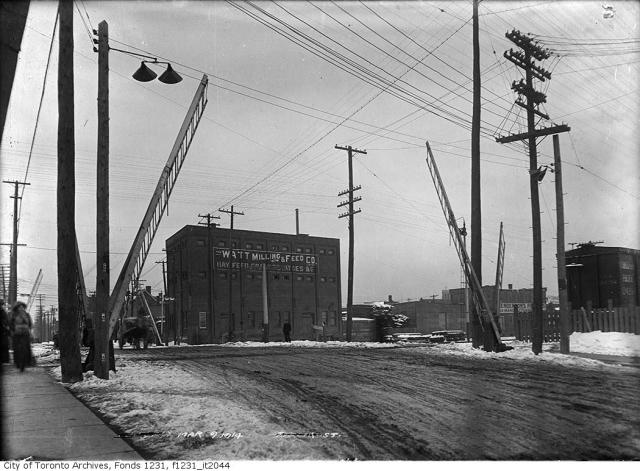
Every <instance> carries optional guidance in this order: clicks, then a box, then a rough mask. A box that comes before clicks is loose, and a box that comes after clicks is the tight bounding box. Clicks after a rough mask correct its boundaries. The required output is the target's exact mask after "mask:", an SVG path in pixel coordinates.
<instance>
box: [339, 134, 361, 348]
mask: <svg viewBox="0 0 640 471" xmlns="http://www.w3.org/2000/svg"><path fill="white" fill-rule="evenodd" d="M335 148H336V149H339V150H346V151H347V153H348V156H349V189H348V190H345V191H342V192H340V193H338V196H343V195H348V196H349V199H348V200H346V201H343V202H342V203H340V204H339V205H338V208H340V207H342V206H346V205H349V211H347V212H346V213H343V214H341V215H340V216H338V219H340V218H343V217H346V216H349V268H348V275H347V276H348V279H347V342H351V330H352V324H353V242H354V236H353V215H354V214H357V213H359V212H360V211H361V209H360V208H358V210H357V211H354V209H353V203H355V202H357V201H360V200H361V199H362V197H360V196H358V197H356V198H354V197H353V193H354V192H356V191H358V190H359V189H360V188H362V187H361V186H360V185H358V186H357V187H355V188H354V186H353V153H354V152H355V153H358V154H366V153H367V151H366V150H358V149H355V148H353V147H351V146H347V147H342V146H338V145H337V146H335Z"/></svg>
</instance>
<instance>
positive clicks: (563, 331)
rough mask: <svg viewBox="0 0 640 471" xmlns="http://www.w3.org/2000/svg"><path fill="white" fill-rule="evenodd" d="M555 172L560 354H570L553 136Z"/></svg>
mask: <svg viewBox="0 0 640 471" xmlns="http://www.w3.org/2000/svg"><path fill="white" fill-rule="evenodd" d="M553 171H554V173H555V176H556V178H555V185H556V230H557V241H556V244H557V245H556V247H557V251H558V253H557V254H556V257H557V258H558V297H559V301H560V353H569V351H570V347H571V345H570V343H569V303H568V299H567V267H566V265H565V257H564V195H563V193H562V161H561V159H560V137H559V136H558V135H557V134H554V135H553Z"/></svg>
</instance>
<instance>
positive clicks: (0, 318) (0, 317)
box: [0, 299, 11, 363]
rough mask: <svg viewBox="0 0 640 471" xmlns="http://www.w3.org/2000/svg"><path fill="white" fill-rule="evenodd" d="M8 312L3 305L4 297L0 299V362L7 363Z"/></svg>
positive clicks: (9, 333) (9, 331) (9, 330)
mask: <svg viewBox="0 0 640 471" xmlns="http://www.w3.org/2000/svg"><path fill="white" fill-rule="evenodd" d="M10 336H11V329H10V327H9V313H8V312H7V310H6V309H5V307H4V299H0V363H9V337H10Z"/></svg>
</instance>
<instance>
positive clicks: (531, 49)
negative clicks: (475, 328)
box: [496, 29, 569, 355]
mask: <svg viewBox="0 0 640 471" xmlns="http://www.w3.org/2000/svg"><path fill="white" fill-rule="evenodd" d="M505 36H506V37H507V38H508V39H509V40H511V41H512V42H513V43H514V44H516V45H517V46H518V47H519V48H521V49H522V51H514V50H513V49H510V50H509V51H508V52H505V53H504V57H505V58H506V59H507V60H509V61H511V62H513V63H514V64H515V65H516V66H517V67H520V68H522V69H524V70H525V77H526V79H525V81H523V80H522V79H521V80H520V82H515V81H514V82H513V85H512V86H511V88H512V90H514V91H515V92H517V93H518V95H519V97H518V99H517V100H516V104H517V105H518V106H520V107H522V108H525V109H526V110H527V132H526V133H520V134H512V135H511V136H505V137H499V138H496V141H497V142H500V143H502V144H506V143H508V142H514V141H520V140H524V139H528V141H529V186H530V190H531V219H532V224H531V226H532V230H533V300H532V301H533V302H532V305H531V310H532V315H533V319H532V323H531V324H532V333H531V334H532V335H531V349H532V351H533V353H535V354H536V355H537V354H539V353H542V342H543V337H544V332H543V324H542V312H543V309H542V303H543V299H542V232H541V228H540V196H539V194H538V183H539V182H540V181H541V179H542V178H541V177H542V175H543V172H542V169H539V168H538V156H537V148H536V137H540V136H547V135H549V134H556V133H559V132H565V131H569V127H568V126H567V125H560V126H555V125H554V126H552V127H549V128H542V129H536V128H535V124H536V123H535V116H536V115H537V116H539V117H541V118H543V119H547V120H548V119H549V116H548V115H546V114H545V113H543V112H541V111H540V110H539V109H538V108H539V106H540V104H542V103H545V102H546V98H547V97H546V95H545V94H544V93H542V92H539V91H537V90H535V89H534V88H533V78H534V77H535V78H537V79H539V80H541V81H543V82H544V81H545V80H546V79H551V73H550V72H548V71H547V70H545V69H543V68H542V67H540V66H538V65H536V64H535V63H534V59H535V60H539V61H541V60H544V59H548V58H549V56H550V52H549V50H548V49H542V47H540V46H539V45H538V43H537V42H534V41H533V39H532V38H531V37H529V36H526V35H524V34H522V33H520V31H516V30H515V29H514V30H512V31H511V32H508V33H506V34H505ZM523 97H524V98H526V103H525V102H524V101H522V98H523Z"/></svg>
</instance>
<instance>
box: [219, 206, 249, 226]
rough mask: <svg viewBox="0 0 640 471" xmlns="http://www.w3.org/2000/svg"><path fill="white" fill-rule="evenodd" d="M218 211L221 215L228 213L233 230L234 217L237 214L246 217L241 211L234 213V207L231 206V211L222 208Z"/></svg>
mask: <svg viewBox="0 0 640 471" xmlns="http://www.w3.org/2000/svg"><path fill="white" fill-rule="evenodd" d="M218 211H220V212H221V213H227V214H230V215H231V224H230V227H231V229H233V216H234V215H235V214H237V215H239V216H244V213H241V212H240V211H234V210H233V205H231V209H222V208H220V209H218Z"/></svg>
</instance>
